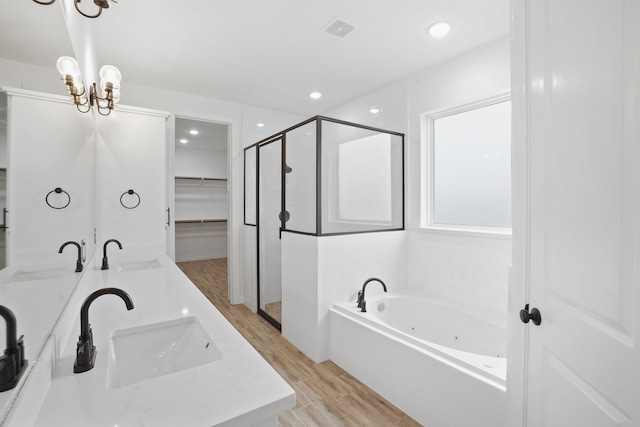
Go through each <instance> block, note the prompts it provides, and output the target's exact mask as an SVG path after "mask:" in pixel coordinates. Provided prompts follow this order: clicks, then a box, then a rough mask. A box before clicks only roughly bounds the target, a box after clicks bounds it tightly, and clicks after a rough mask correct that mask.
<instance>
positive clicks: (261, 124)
mask: <svg viewBox="0 0 640 427" xmlns="http://www.w3.org/2000/svg"><path fill="white" fill-rule="evenodd" d="M256 126H258V127H259V128H263V127H265V126H266V125H265V124H264V123H262V122H258V123H256Z"/></svg>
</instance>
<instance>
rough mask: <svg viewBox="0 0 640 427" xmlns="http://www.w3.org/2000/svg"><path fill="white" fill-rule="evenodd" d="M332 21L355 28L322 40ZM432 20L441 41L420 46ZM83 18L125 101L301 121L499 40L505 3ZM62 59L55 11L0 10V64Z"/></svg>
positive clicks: (282, 6) (240, 6)
mask: <svg viewBox="0 0 640 427" xmlns="http://www.w3.org/2000/svg"><path fill="white" fill-rule="evenodd" d="M59 2H60V0H58V2H57V3H59ZM80 6H81V7H82V8H83V9H85V8H86V11H87V12H88V13H91V12H93V11H94V10H95V9H94V8H95V6H94V4H93V2H92V1H91V0H84V1H82V2H81V3H80ZM74 12H75V11H74ZM336 18H337V19H339V20H341V21H344V22H346V23H347V24H350V25H352V26H354V27H355V29H354V30H353V31H352V32H351V33H350V34H348V35H347V36H346V37H344V38H339V37H336V36H334V35H331V34H329V33H327V32H326V31H324V29H325V28H326V26H327V25H328V24H330V23H331V22H333V20H334V19H336ZM83 19H87V18H83ZM442 20H445V21H448V22H450V23H451V24H452V25H453V29H452V31H451V33H450V35H449V36H448V37H447V38H445V39H440V40H435V39H431V38H430V37H429V36H428V35H427V33H426V30H427V28H428V27H429V25H430V24H433V23H435V22H438V21H442ZM89 21H90V26H91V30H92V32H93V34H94V41H93V47H94V52H93V54H94V55H95V57H96V59H97V63H98V64H99V65H102V64H112V65H115V66H117V67H118V68H119V69H120V70H121V71H122V75H123V81H122V102H123V103H124V104H126V103H127V102H126V85H127V83H136V84H142V85H146V86H152V87H163V88H166V89H169V90H174V91H179V92H185V93H191V94H198V95H202V96H205V97H209V98H216V99H222V100H228V101H232V102H238V103H243V104H250V105H255V106H261V107H266V108H273V109H278V110H282V111H288V112H293V113H298V114H301V115H305V116H312V115H315V114H319V113H322V112H324V111H327V110H329V109H331V108H333V107H336V106H338V105H340V104H343V103H344V102H346V101H349V100H351V99H354V98H356V97H358V96H362V95H364V94H366V93H369V92H371V91H373V90H375V89H378V88H380V87H383V86H385V85H387V84H390V83H393V82H395V81H398V80H400V79H402V78H404V77H407V76H410V75H412V74H415V73H416V72H419V71H421V70H423V69H425V68H427V67H429V66H432V65H434V64H436V63H439V62H442V61H445V60H447V59H449V58H452V57H454V56H457V55H459V54H461V53H463V52H465V51H467V50H470V49H473V48H475V47H477V46H480V45H482V44H485V43H487V42H490V41H492V40H495V39H497V38H500V37H503V36H506V35H507V34H508V31H509V0H482V1H479V0H395V1H393V2H392V1H390V0H322V1H312V0H269V1H265V0H233V1H231V0H225V1H223V0H183V1H175V0H174V1H169V0H119V2H118V3H117V4H114V3H112V4H111V7H110V8H109V9H105V10H104V11H103V13H102V16H100V17H99V18H97V19H93V20H89ZM74 45H77V44H74ZM62 55H72V56H74V54H73V50H72V48H71V43H70V40H69V35H68V33H67V30H66V26H65V22H64V19H63V18H62V12H61V7H60V5H59V4H53V5H51V6H43V5H39V4H36V3H35V2H33V1H30V0H2V1H0V57H3V58H6V59H10V60H14V61H20V62H25V63H30V64H36V65H42V66H48V67H52V68H53V67H55V61H56V59H57V58H58V57H59V56H62ZM0 75H1V70H0ZM311 91H320V92H322V93H323V94H324V96H323V97H322V98H321V99H320V100H318V101H312V100H310V99H309V98H308V96H307V95H308V93H309V92H311ZM60 93H61V94H62V93H64V89H63V88H62V85H61V91H60Z"/></svg>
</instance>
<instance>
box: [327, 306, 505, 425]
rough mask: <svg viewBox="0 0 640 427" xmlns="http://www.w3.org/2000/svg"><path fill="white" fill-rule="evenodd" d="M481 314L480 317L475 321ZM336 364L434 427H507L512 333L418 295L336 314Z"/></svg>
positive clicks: (339, 310)
mask: <svg viewBox="0 0 640 427" xmlns="http://www.w3.org/2000/svg"><path fill="white" fill-rule="evenodd" d="M476 314H477V313H476ZM329 329H330V333H329V336H330V359H331V360H332V361H333V362H335V363H336V364H337V365H339V366H340V367H342V368H343V369H345V370H346V371H347V372H349V373H350V374H351V375H353V376H355V377H356V378H358V379H359V380H360V381H362V382H363V383H365V384H367V385H368V386H369V387H371V388H372V389H373V390H375V391H376V392H378V393H379V394H380V395H382V396H383V397H385V398H386V399H387V400H389V401H390V402H392V403H393V404H394V405H396V406H397V407H398V408H400V409H402V410H403V411H404V412H405V413H407V414H409V415H410V416H411V417H413V418H414V419H415V420H417V421H419V422H420V423H422V424H423V425H426V426H428V427H440V426H443V427H444V426H446V427H452V426H453V427H457V426H460V427H475V426H477V427H496V426H503V425H504V420H505V404H506V359H505V355H506V329H505V326H504V325H499V324H498V322H492V321H489V320H486V319H484V318H482V317H480V316H478V315H474V314H471V313H469V312H468V311H466V312H465V311H461V310H460V309H459V308H457V307H456V306H453V305H450V304H446V303H443V302H440V301H437V300H433V299H427V298H422V297H417V296H414V295H393V294H382V295H379V296H377V297H375V298H367V312H366V313H361V312H360V309H358V308H357V306H356V303H355V302H348V303H341V304H336V305H334V306H333V307H332V308H331V310H330V312H329Z"/></svg>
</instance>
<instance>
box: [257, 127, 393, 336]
mask: <svg viewBox="0 0 640 427" xmlns="http://www.w3.org/2000/svg"><path fill="white" fill-rule="evenodd" d="M244 166H245V168H244V185H245V192H244V193H245V196H244V197H245V199H244V224H245V225H247V226H255V227H257V233H256V236H257V238H256V240H257V242H256V245H257V275H256V277H257V289H258V293H257V302H258V312H259V313H260V314H261V315H262V316H263V317H265V318H266V319H267V320H269V321H270V322H271V323H272V324H274V325H275V326H277V327H280V324H281V315H280V309H281V271H280V264H281V260H280V237H281V234H282V233H283V232H289V233H299V234H305V235H311V236H334V235H341V234H352V233H368V232H380V231H392V230H402V229H404V135H403V134H402V133H398V132H393V131H388V130H383V129H378V128H374V127H370V126H365V125H359V124H356V123H350V122H346V121H342V120H336V119H332V118H328V117H322V116H316V117H312V118H310V119H308V120H305V121H303V122H301V123H299V124H297V125H295V126H292V127H290V128H289V129H286V130H284V131H282V132H279V133H277V134H275V135H273V136H271V137H269V138H266V139H263V140H261V141H259V142H256V143H255V144H253V145H251V146H249V147H247V148H245V152H244Z"/></svg>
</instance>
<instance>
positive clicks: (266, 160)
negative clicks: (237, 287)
mask: <svg viewBox="0 0 640 427" xmlns="http://www.w3.org/2000/svg"><path fill="white" fill-rule="evenodd" d="M259 150H260V152H259V156H258V157H259V161H260V167H259V174H260V183H259V189H258V190H259V191H260V201H259V219H258V239H259V246H258V251H259V254H258V269H259V281H260V282H259V283H260V295H259V301H260V306H259V308H261V309H262V310H263V311H265V312H266V313H267V314H269V315H270V316H271V317H273V318H274V319H275V320H277V321H278V322H281V321H282V320H281V315H280V307H281V300H282V287H281V283H282V280H281V268H280V242H281V240H280V219H279V215H280V210H281V208H282V206H281V200H282V199H281V194H282V188H281V182H282V181H281V168H280V165H281V163H282V157H281V156H282V141H281V140H277V141H275V142H271V143H269V144H266V145H263V146H261V147H260V148H259Z"/></svg>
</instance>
